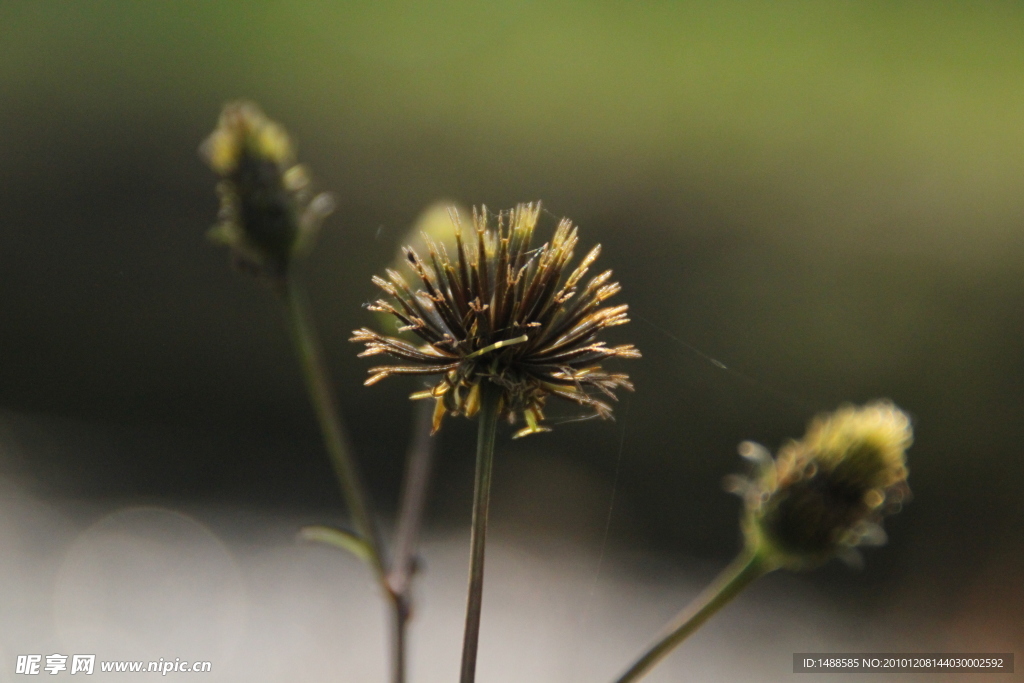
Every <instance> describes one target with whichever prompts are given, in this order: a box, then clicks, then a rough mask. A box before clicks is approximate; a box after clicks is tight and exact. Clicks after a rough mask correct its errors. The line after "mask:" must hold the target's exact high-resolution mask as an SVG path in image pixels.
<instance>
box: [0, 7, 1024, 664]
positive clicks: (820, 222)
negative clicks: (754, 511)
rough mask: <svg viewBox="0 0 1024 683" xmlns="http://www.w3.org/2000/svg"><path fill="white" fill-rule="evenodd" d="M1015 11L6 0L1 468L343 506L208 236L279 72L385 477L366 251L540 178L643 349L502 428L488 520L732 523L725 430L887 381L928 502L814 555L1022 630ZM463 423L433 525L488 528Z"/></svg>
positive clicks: (302, 403)
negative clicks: (858, 554) (618, 377)
mask: <svg viewBox="0 0 1024 683" xmlns="http://www.w3.org/2000/svg"><path fill="white" fill-rule="evenodd" d="M1022 35H1024V7H1022V6H1021V5H1020V4H1019V3H1011V2H1003V3H995V2H993V3H962V4H954V3H932V2H916V3H914V2H907V3H902V2H900V3H893V2H862V3H840V2H796V3H786V4H784V5H777V4H773V3H756V2H698V3H675V2H652V3H624V2H622V3H615V2H590V3H572V2H553V1H549V2H543V3H541V2H506V3H479V2H470V1H468V0H466V1H453V2H438V3H414V2H405V3H399V2H377V3H365V4H363V3H327V2H323V3H315V2H302V3H298V2H261V3H243V2H198V1H184V0H181V1H177V2H167V3H136V2H127V1H120V2H112V1H111V2H88V3H85V2H70V1H67V2H45V3H43V2H31V1H28V0H15V1H12V0H5V1H4V2H2V3H0V407H2V408H3V409H4V410H5V411H6V414H7V415H8V422H9V423H10V424H13V425H16V429H15V427H11V429H14V430H15V431H17V432H18V434H20V437H19V438H21V439H22V441H23V442H24V443H26V444H28V445H26V447H25V448H23V449H21V450H18V449H11V450H9V452H6V453H4V454H0V464H2V467H3V468H4V469H3V474H5V475H7V476H9V477H14V478H16V479H18V480H19V481H21V482H23V483H24V484H25V485H26V486H28V487H29V488H31V489H32V490H33V491H35V492H37V493H39V494H40V495H48V496H55V497H72V498H79V499H87V500H119V501H138V500H160V501H164V502H165V503H168V504H172V505H173V504H175V503H177V502H180V503H182V504H184V503H187V502H195V501H205V502H211V501H212V502H218V503H220V502H223V503H228V504H235V505H258V506H269V507H289V508H296V509H313V510H325V511H337V510H338V509H339V508H340V501H339V499H338V497H337V494H336V492H335V486H334V483H333V480H332V479H331V476H330V471H329V468H328V465H327V460H326V458H325V457H324V456H323V453H322V449H321V447H320V444H319V436H318V433H317V431H316V425H315V423H314V421H313V419H312V416H311V414H310V411H309V409H308V405H307V402H306V398H305V395H304V393H303V388H302V385H301V382H300V378H299V376H298V373H297V370H296V367H295V364H294V362H293V357H292V353H291V349H290V348H289V345H288V340H287V336H286V334H285V331H284V328H283V325H282V323H281V320H280V312H279V310H278V308H277V306H276V304H275V302H274V301H273V299H272V297H271V296H270V294H269V292H267V291H262V290H261V289H260V287H258V286H255V285H254V284H253V283H252V282H250V281H247V279H246V278H243V277H240V276H238V275H236V274H234V273H232V272H231V271H230V269H229V268H228V267H227V257H226V255H225V254H224V253H223V252H222V251H221V250H218V249H216V248H214V247H213V246H211V245H209V244H207V243H206V242H205V240H204V238H203V234H204V232H205V230H206V228H207V227H208V226H209V225H210V224H211V223H212V222H213V220H214V216H215V212H216V198H215V195H214V191H213V185H214V178H213V176H212V174H211V173H210V172H209V171H208V169H206V168H205V167H204V166H203V164H202V163H201V161H200V160H199V158H198V156H197V153H196V148H197V146H198V144H199V142H200V141H201V140H202V139H203V138H204V137H205V136H206V135H207V134H208V133H209V132H210V131H211V130H212V128H213V126H214V125H215V123H216V118H217V115H218V113H219V110H220V107H221V105H222V104H223V103H224V102H225V101H227V100H230V99H234V98H238V97H245V98H251V99H253V100H256V101H258V102H259V103H260V104H261V105H262V107H263V108H264V109H265V111H266V112H267V113H268V115H269V116H271V117H272V118H274V119H276V120H278V121H280V122H281V123H283V124H284V125H285V126H286V127H287V128H288V129H289V130H290V131H291V132H292V133H293V134H294V136H295V138H296V140H297V142H298V144H299V150H300V157H301V158H302V159H303V160H304V161H305V162H306V163H308V165H309V166H310V167H311V169H312V171H313V173H314V175H315V177H316V179H317V181H318V184H319V186H321V187H322V188H324V189H327V190H330V191H331V192H333V193H334V195H335V197H336V199H337V202H338V210H337V212H336V214H335V215H334V216H333V217H332V218H330V219H329V220H328V222H327V224H326V226H325V230H324V234H323V235H322V239H321V242H320V246H319V248H318V250H317V251H316V252H315V254H314V255H313V257H312V258H311V259H310V260H309V262H308V263H307V264H306V268H305V271H306V272H305V275H306V278H307V280H308V283H309V287H310V290H311V294H312V297H313V299H314V304H315V307H316V311H317V315H318V318H319V322H320V325H321V328H322V332H323V334H324V337H325V343H326V346H327V348H328V352H329V356H330V360H331V363H332V366H333V370H334V372H335V378H336V381H337V386H338V388H339V392H340V394H341V399H342V402H343V404H344V408H345V412H346V416H347V419H348V421H349V423H350V425H351V427H352V432H353V437H354V439H355V441H356V442H357V445H358V447H359V450H360V453H361V457H362V462H363V466H364V468H365V469H366V470H367V473H368V475H369V477H370V479H371V480H372V482H373V485H374V488H375V495H376V497H377V499H378V502H379V503H380V504H381V507H382V508H383V509H384V510H385V511H386V510H389V509H392V508H393V505H394V501H395V498H396V494H397V490H398V482H399V478H400V468H401V455H402V453H403V452H404V448H405V442H406V439H407V436H408V431H409V427H408V426H409V424H410V422H411V406H410V405H409V402H408V401H406V400H405V396H406V394H407V393H409V392H410V391H412V390H413V389H414V388H416V384H415V382H413V381H409V382H404V381H402V380H389V381H388V382H385V383H383V384H382V385H379V386H376V387H374V388H372V389H364V388H362V387H361V386H360V385H361V382H362V379H363V378H364V373H365V369H366V367H368V365H369V363H367V362H362V361H359V360H357V359H355V357H354V356H355V353H356V352H357V351H358V349H356V348H355V347H354V346H352V345H350V344H348V343H347V341H346V339H347V336H348V332H349V330H351V329H353V328H355V327H357V326H362V325H364V324H367V323H368V322H369V320H370V318H369V314H368V313H366V312H365V311H364V310H362V309H361V307H360V305H361V304H362V303H364V302H366V301H368V300H369V299H370V298H371V297H374V296H375V293H374V291H373V288H372V286H371V284H370V276H371V275H372V274H373V273H376V272H380V271H381V270H382V268H383V267H384V266H385V264H387V263H388V262H389V261H390V260H391V259H392V258H393V256H394V254H395V250H396V249H397V247H398V245H399V244H400V243H401V242H402V241H403V240H404V238H405V235H406V233H407V231H408V230H409V228H410V226H412V225H413V224H414V222H415V221H416V218H417V216H418V214H419V213H420V211H421V210H423V209H424V208H425V207H427V206H428V205H430V204H431V203H433V202H435V201H437V200H439V199H451V200H455V201H459V202H461V203H463V204H466V205H470V204H479V203H486V204H487V205H488V206H489V207H490V208H492V209H498V208H505V207H509V206H511V205H512V204H514V203H515V202H518V201H527V200H534V199H541V200H543V201H544V205H545V207H546V208H547V209H548V210H549V211H550V212H551V213H552V214H553V217H551V216H549V221H550V223H551V224H552V225H553V224H554V222H555V218H556V217H560V216H563V215H565V216H569V217H571V218H572V219H573V220H574V221H575V222H577V223H578V224H579V225H580V226H581V234H582V242H583V245H584V246H585V247H589V245H590V244H592V243H595V242H601V243H602V244H603V245H604V247H605V251H604V254H603V256H602V257H601V260H600V261H599V264H598V265H599V266H600V265H603V266H604V267H610V268H614V269H615V272H616V277H617V279H618V280H619V281H620V282H622V284H623V285H624V292H623V294H622V295H621V296H620V300H621V301H623V302H628V303H629V304H630V306H631V310H632V311H633V313H634V315H633V323H632V324H631V325H629V326H627V327H625V328H619V329H617V330H615V333H616V334H615V336H614V338H615V340H616V341H620V342H624V341H629V342H633V343H636V344H637V346H639V347H640V349H641V350H642V351H643V353H644V358H643V360H641V361H637V362H632V363H628V364H627V363H621V364H620V366H621V367H620V368H619V369H622V370H625V371H628V372H629V373H630V374H631V375H632V376H633V377H634V379H635V383H636V386H637V391H636V393H635V394H634V395H631V396H629V397H628V398H626V399H624V401H623V403H622V405H621V406H620V408H619V410H618V420H617V421H616V422H615V423H597V422H582V423H572V424H565V425H563V426H561V427H559V428H558V429H556V431H555V432H554V434H552V435H546V436H541V437H534V438H531V439H528V440H526V441H523V442H516V443H514V444H513V443H511V442H508V441H507V440H506V441H505V442H504V443H503V445H502V446H501V452H500V453H499V462H498V470H497V476H498V478H499V479H498V480H499V483H498V486H499V491H498V497H497V499H496V503H495V504H496V509H495V515H496V519H497V520H498V521H497V522H496V523H498V524H501V523H508V524H512V525H515V524H521V525H526V527H527V528H528V530H529V531H530V532H531V533H533V532H536V533H544V532H552V533H556V534H557V533H566V534H570V533H571V534H577V535H582V536H584V537H587V538H590V539H593V540H595V542H598V541H600V539H601V538H602V536H603V534H604V530H605V526H606V521H608V520H610V523H609V524H610V526H609V529H610V534H611V537H612V539H613V540H614V541H615V542H618V543H621V544H624V545H625V546H626V547H643V548H654V549H657V550H659V551H662V552H665V553H668V554H670V555H691V556H701V557H707V558H715V559H716V560H717V559H719V558H722V559H724V558H725V557H726V556H727V555H729V554H730V553H731V552H732V551H733V550H734V549H735V547H736V544H737V531H736V520H737V517H738V501H736V500H735V499H734V498H732V497H730V496H727V495H726V494H724V493H723V492H722V491H721V488H720V481H721V477H722V476H723V475H725V474H727V473H729V472H732V471H736V470H737V469H739V468H740V467H741V463H740V459H739V458H738V457H737V456H736V455H735V445H736V443H737V442H739V441H741V440H743V439H754V440H758V441H761V442H763V443H764V444H766V445H767V446H769V447H771V448H775V447H777V446H778V445H779V444H780V443H782V442H783V441H784V440H785V439H786V438H788V437H797V436H799V435H800V434H802V433H803V428H804V425H805V424H806V421H807V420H808V419H809V418H810V417H811V416H812V415H814V414H815V413H816V412H818V411H821V410H829V409H832V408H834V407H835V406H837V405H838V404H839V403H841V402H843V401H857V402H860V401H865V400H868V399H871V398H875V397H890V398H892V399H893V400H895V401H896V402H897V403H898V404H899V405H901V406H902V407H904V408H905V409H906V410H908V411H909V412H910V413H911V414H912V415H913V416H914V418H915V421H916V433H917V441H916V444H915V445H914V447H913V448H912V450H911V451H910V470H911V477H910V483H911V486H912V488H913V489H914V491H915V494H916V500H915V501H914V502H913V504H912V505H910V506H909V507H908V509H907V510H906V511H905V512H904V513H903V514H902V515H900V516H899V517H897V518H894V519H893V520H892V521H891V522H890V523H889V525H888V528H889V531H890V535H891V537H892V542H891V543H890V545H889V546H887V547H886V548H885V549H883V550H881V551H877V552H873V553H871V555H870V557H869V558H868V562H867V567H866V569H865V571H864V572H861V573H851V572H848V571H846V570H845V569H844V568H842V567H839V566H836V567H831V566H830V567H829V568H827V569H826V570H824V571H822V572H818V573H816V574H814V575H812V576H809V577H808V578H807V579H806V580H807V581H808V582H810V583H813V584H815V585H817V586H819V587H820V590H822V591H834V592H835V593H836V595H837V596H840V597H838V598H837V599H839V600H844V599H848V600H849V602H850V604H851V605H853V604H855V603H857V604H862V603H867V604H874V605H876V607H877V608H878V609H885V608H886V606H887V605H891V604H892V599H893V598H894V596H895V597H896V598H898V600H899V601H901V602H900V603H899V604H902V605H904V606H911V607H913V608H915V609H918V610H922V611H924V612H926V613H929V614H934V615H935V616H936V617H938V618H942V619H947V620H951V621H950V623H961V622H963V620H967V621H966V622H964V623H975V622H971V621H970V619H971V618H973V616H972V615H974V616H977V619H980V620H981V622H983V623H986V624H989V623H991V624H995V626H993V627H992V629H991V632H992V633H993V634H994V635H993V638H995V641H993V642H995V643H1004V644H1005V645H1006V647H1010V646H1012V645H1014V644H1019V643H1020V642H1021V638H1022V634H1021V633H1020V625H1019V623H1018V622H1019V614H1020V613H1021V610H1024V593H1022V589H1021V585H1024V582H1022V581H1021V579H1022V578H1024V544H1022V534H1021V529H1022V528H1024V497H1022V496H1021V494H1020V492H1021V490H1022V488H1024V464H1022V463H1024V460H1022V444H1024V419H1022V417H1021V412H1022V408H1024V337H1022V331H1024V307H1022V305H1021V304H1022V301H1024V277H1022V276H1024V230H1022V226H1024V193H1022V191H1021V189H1022V187H1024V125H1022V122H1024V41H1022V40H1021V36H1022ZM710 359H716V360H717V361H718V362H719V363H720V364H724V365H725V366H727V368H728V369H723V368H722V367H720V366H719V364H718V363H715V362H712V361H711V360H710ZM556 412H557V411H556ZM563 415H566V416H571V415H573V410H572V409H571V408H569V409H566V410H565V411H564V412H563ZM54 419H56V420H58V421H59V422H60V424H61V425H63V427H62V428H61V429H58V430H54V429H51V428H50V427H49V426H48V425H52V424H53V422H52V420H54ZM33 425H34V426H33ZM472 432H473V427H472V425H471V424H470V423H468V422H466V421H454V420H453V421H451V422H449V423H448V424H447V426H446V428H445V433H444V434H443V435H442V437H441V441H440V448H441V451H442V455H441V462H440V464H439V472H438V480H437V481H436V484H435V486H434V490H433V510H432V519H433V520H434V521H435V522H438V523H450V524H460V525H462V524H468V519H469V500H470V485H471V478H470V477H471V474H470V468H471V443H472V435H473V434H472ZM33 444H34V445H39V444H42V445H40V446H39V447H38V448H36V447H33ZM44 446H45V447H44ZM503 474H504V475H505V481H504V483H502V481H501V479H502V475H503ZM613 486H614V491H615V492H614V506H613V507H611V509H610V510H609V507H610V505H611V501H612V489H613ZM502 487H504V488H502ZM609 512H610V514H609ZM502 520H505V522H502ZM567 520H569V521H567ZM572 520H576V521H572ZM965 596H967V597H965ZM872 601H874V602H872ZM979 605H980V606H979ZM965 615H966V616H965ZM978 615H980V616H978ZM1001 619H1002V620H1003V621H1000V620H1001ZM958 620H960V621H958ZM993 620H994V621H993ZM981 622H979V623H981ZM1000 624H1003V625H1000ZM1011 632H1012V633H1013V635H1012V637H1011V636H1010V635H1008V634H1010V633H1011ZM1000 638H1003V639H1004V640H999V639H1000ZM1006 639H1009V640H1006ZM993 647H994V645H993Z"/></svg>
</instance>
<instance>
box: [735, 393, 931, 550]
mask: <svg viewBox="0 0 1024 683" xmlns="http://www.w3.org/2000/svg"><path fill="white" fill-rule="evenodd" d="M912 440H913V433H912V431H911V427H910V419H909V418H908V417H907V415H906V413H904V412H903V411H901V410H900V409H899V408H897V407H896V406H894V405H893V404H892V403H890V402H888V401H876V402H873V403H869V404H867V405H865V406H863V407H859V408H856V407H853V406H844V407H842V408H840V409H839V410H837V411H835V412H834V413H830V414H827V415H822V416H819V417H817V418H815V419H814V420H813V421H812V422H811V424H810V426H809V427H808V430H807V434H806V435H805V436H804V438H803V439H801V440H799V441H793V442H790V443H789V444H787V445H786V446H784V447H783V448H782V449H781V450H780V451H779V453H778V456H777V457H776V458H775V459H774V460H773V459H772V458H771V456H770V455H769V454H768V452H767V451H766V450H765V449H764V448H762V447H761V446H758V445H757V444H753V443H750V442H744V443H743V444H741V445H740V454H741V455H743V456H745V457H747V458H748V459H750V460H752V461H753V462H754V463H755V465H756V472H755V475H754V477H753V478H752V479H743V478H732V479H731V480H730V487H731V488H732V490H733V491H734V492H736V493H739V494H740V495H741V496H742V497H743V500H744V504H745V505H744V507H745V518H744V523H743V527H744V533H745V535H746V539H747V544H748V546H750V547H751V548H753V549H755V550H757V551H758V552H760V553H762V554H763V555H764V556H765V557H766V558H767V559H768V561H769V562H771V563H772V564H774V565H775V566H779V567H785V568H789V569H806V568H811V567H815V566H818V565H820V564H822V563H824V562H826V561H827V560H829V559H831V558H833V557H839V558H841V559H844V560H846V561H848V562H851V563H857V562H859V554H858V553H857V551H856V550H855V548H856V546H858V545H879V544H881V543H884V542H885V533H884V531H882V528H881V526H880V523H881V521H882V518H883V517H884V516H885V515H887V514H891V513H893V512H896V511H898V510H899V508H900V506H901V504H902V503H903V502H905V501H906V500H908V499H909V496H910V489H909V488H908V486H907V483H906V479H907V468H906V456H905V451H906V449H907V448H908V447H909V446H910V444H911V441H912Z"/></svg>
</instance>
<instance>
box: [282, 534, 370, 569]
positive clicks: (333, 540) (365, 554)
mask: <svg viewBox="0 0 1024 683" xmlns="http://www.w3.org/2000/svg"><path fill="white" fill-rule="evenodd" d="M299 538H300V539H301V540H303V541H313V542H314V543H323V544H325V545H332V546H334V547H335V548H341V549H342V550H347V551H348V552H350V553H352V554H353V555H355V556H356V557H358V558H359V559H360V560H362V561H363V562H366V563H367V564H369V562H370V558H371V557H372V553H371V552H370V546H368V545H367V544H366V541H364V540H363V539H361V538H359V537H358V536H356V535H355V534H353V533H352V532H351V531H346V530H344V529H337V528H335V527H332V526H323V525H320V524H314V525H312V526H305V527H302V529H300V530H299Z"/></svg>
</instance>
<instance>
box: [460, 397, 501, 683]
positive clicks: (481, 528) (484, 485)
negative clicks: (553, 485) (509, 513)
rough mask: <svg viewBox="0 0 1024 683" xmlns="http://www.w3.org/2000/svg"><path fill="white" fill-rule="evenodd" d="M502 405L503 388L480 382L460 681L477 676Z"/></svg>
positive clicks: (470, 681) (469, 680) (471, 680)
mask: <svg viewBox="0 0 1024 683" xmlns="http://www.w3.org/2000/svg"><path fill="white" fill-rule="evenodd" d="M500 408H501V390H500V388H499V387H497V386H496V385H494V384H493V383H491V382H490V381H489V380H486V379H485V380H482V381H481V382H480V418H479V419H480V427H479V431H478V432H477V441H476V481H475V484H474V486H473V531H472V534H471V536H470V540H469V598H468V599H467V601H466V633H465V636H464V637H463V641H462V674H461V676H460V678H459V681H460V683H473V682H474V680H475V679H476V653H477V646H478V644H479V641H480V608H481V606H482V603H483V592H484V547H485V545H486V542H487V515H488V511H489V509H490V505H491V473H492V470H493V465H494V437H495V434H496V433H497V428H498V412H499V410H500Z"/></svg>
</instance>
